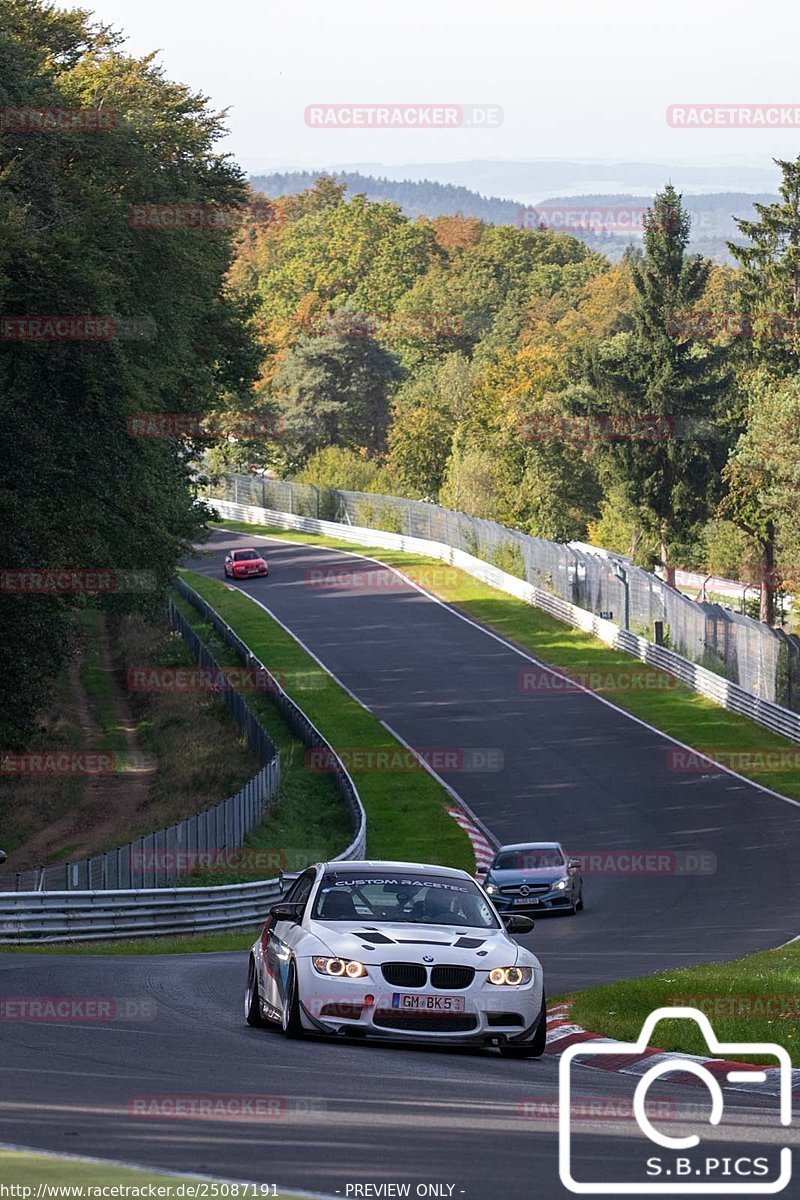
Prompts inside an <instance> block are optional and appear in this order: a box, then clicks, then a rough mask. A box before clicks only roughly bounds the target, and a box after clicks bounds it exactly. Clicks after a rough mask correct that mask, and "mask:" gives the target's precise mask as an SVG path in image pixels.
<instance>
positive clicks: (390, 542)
mask: <svg viewBox="0 0 800 1200" xmlns="http://www.w3.org/2000/svg"><path fill="white" fill-rule="evenodd" d="M208 500H209V503H210V504H212V505H213V507H214V508H216V509H217V510H218V511H219V513H220V515H221V516H223V517H227V518H230V519H233V520H238V521H245V522H248V523H250V524H254V525H272V526H276V527H277V528H279V529H298V530H302V531H305V532H307V533H322V534H325V535H327V536H328V537H334V538H337V539H338V540H339V541H345V542H353V543H355V544H356V545H362V546H377V547H379V548H383V549H387V550H407V551H409V553H412V554H424V555H427V556H428V557H429V558H438V559H441V560H442V561H444V562H447V563H450V564H451V565H452V566H455V567H459V568H460V569H461V570H462V571H465V572H466V573H467V574H468V575H472V576H473V577H474V578H475V579H479V580H481V582H482V583H486V584H488V585H489V586H490V587H494V588H497V589H498V590H499V591H502V592H507V593H508V594H509V595H511V596H516V597H517V599H518V600H524V601H525V603H526V604H533V605H534V606H535V607H536V608H541V609H542V610H543V611H544V612H547V613H550V615H551V616H553V617H556V618H557V619H558V620H559V621H564V622H565V623H566V624H568V625H573V626H575V627H576V628H578V629H583V630H585V631H586V632H587V633H592V634H594V636H595V637H597V638H600V640H601V641H604V642H606V643H607V644H608V645H609V646H613V647H614V648H615V649H617V650H623V651H625V653H626V654H631V655H633V656H634V657H635V658H638V659H640V660H641V661H642V662H644V663H647V664H648V666H653V667H657V668H659V669H660V670H662V671H666V672H667V673H668V674H670V675H674V676H675V677H676V678H677V679H680V681H681V682H682V683H685V684H686V686H687V687H689V688H691V689H692V690H693V691H695V692H698V693H699V694H700V695H702V696H707V697H708V698H709V699H711V700H714V701H716V703H717V704H720V705H722V707H723V708H727V709H729V710H730V711H731V712H735V713H739V714H740V715H741V716H743V717H749V718H750V720H752V721H757V722H758V724H759V725H763V726H764V727H765V728H766V729H769V730H771V731H772V732H773V733H777V734H781V735H782V736H783V737H786V738H789V739H790V740H791V741H794V742H800V713H796V712H792V711H791V710H790V709H787V708H782V707H781V705H779V704H774V703H773V702H772V701H770V700H762V699H761V698H760V697H759V696H755V695H753V694H752V692H748V691H746V690H745V689H744V688H742V687H740V686H739V685H738V684H736V683H732V682H731V681H730V680H728V679H725V678H723V676H721V675H717V674H715V673H714V672H713V671H709V670H708V669H707V668H706V667H701V666H700V665H699V664H698V663H693V662H690V661H689V659H687V658H682V657H681V655H680V654H676V653H675V651H674V650H668V649H667V648H666V647H665V646H657V645H656V644H655V643H654V642H650V641H648V640H647V639H646V638H643V637H640V636H639V635H638V634H635V633H631V632H630V630H626V629H621V628H620V627H619V625H616V624H614V622H613V621H606V620H603V618H602V617H598V616H596V615H595V614H594V613H591V612H587V610H586V609H584V608H578V606H577V605H575V604H570V602H569V601H568V600H562V599H560V597H558V596H553V595H550V593H549V592H545V591H543V590H542V589H541V588H538V587H535V586H534V585H533V584H531V583H526V582H525V580H524V579H518V578H517V576H516V575H509V574H508V573H507V572H506V571H501V570H500V569H499V567H493V566H491V565H490V564H489V563H486V562H484V561H483V560H482V559H480V558H475V556H474V555H472V554H467V553H466V552H465V551H464V550H455V549H454V548H453V547H452V546H447V545H445V544H444V543H443V542H433V541H428V540H427V539H425V538H417V537H407V536H406V535H405V534H401V533H386V532H384V531H383V530H380V529H368V528H366V527H363V526H362V527H359V526H355V525H344V524H340V523H338V522H336V521H320V520H317V519H316V518H314V517H302V516H298V515H296V514H292V513H286V512H279V511H277V510H276V509H270V508H257V507H256V506H254V505H250V504H235V503H234V502H233V501H230V500H218V499H217V498H216V497H214V496H210V497H209V498H208Z"/></svg>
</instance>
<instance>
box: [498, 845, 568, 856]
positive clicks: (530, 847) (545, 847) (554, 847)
mask: <svg viewBox="0 0 800 1200" xmlns="http://www.w3.org/2000/svg"><path fill="white" fill-rule="evenodd" d="M561 848H562V847H561V842H513V843H511V844H510V845H508V846H501V847H500V848H499V850H498V851H497V853H498V854H502V853H503V852H504V851H505V850H560V849H561Z"/></svg>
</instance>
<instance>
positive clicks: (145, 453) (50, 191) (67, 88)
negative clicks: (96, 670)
mask: <svg viewBox="0 0 800 1200" xmlns="http://www.w3.org/2000/svg"><path fill="white" fill-rule="evenodd" d="M0 64H1V67H2V69H0V108H2V109H3V110H4V111H5V112H8V110H9V109H18V110H25V111H28V110H42V109H49V110H60V111H65V110H66V111H68V112H69V111H82V112H84V113H87V112H89V113H94V114H98V113H101V114H107V113H110V114H112V115H113V120H107V119H106V118H105V117H104V120H103V124H102V126H101V127H99V128H95V129H92V130H87V131H79V130H74V129H62V128H59V129H55V130H51V131H48V132H37V131H33V130H31V131H27V132H17V131H16V130H15V129H14V128H12V126H11V125H10V124H9V123H6V126H5V128H4V129H3V131H2V133H0V223H1V224H2V225H3V228H4V235H3V237H2V238H0V312H1V313H3V314H4V315H5V316H15V317H18V318H20V320H21V321H23V322H25V321H26V320H27V319H28V318H32V317H34V318H35V317H37V316H46V315H56V316H58V315H63V316H72V317H76V316H86V317H99V318H103V319H105V320H106V325H105V326H103V328H104V330H105V331H106V333H107V334H108V335H109V336H104V337H102V338H100V339H90V338H87V339H84V338H83V337H79V338H77V339H73V338H72V337H69V338H61V337H55V338H39V337H36V336H31V337H30V338H27V337H25V338H20V337H14V336H8V334H7V331H6V330H5V329H4V332H5V333H6V336H4V337H3V339H2V341H0V347H1V348H2V352H1V353H0V460H1V461H2V462H3V473H2V476H1V477H0V561H2V563H3V566H4V567H13V568H18V569H20V570H31V571H38V572H42V571H43V570H46V569H48V568H61V567H74V568H93V569H104V570H106V571H112V572H113V571H120V570H122V571H131V572H132V571H147V572H149V573H150V577H151V578H152V579H153V581H154V586H153V587H152V589H151V590H148V592H147V594H146V596H144V597H141V596H132V595H128V594H120V595H119V596H118V597H115V598H114V600H113V602H114V603H118V604H121V603H130V604H134V603H135V604H142V603H143V602H145V601H150V602H152V603H154V604H159V603H160V599H161V596H162V595H163V589H164V588H165V587H166V585H167V584H168V582H169V581H170V580H171V578H172V576H173V573H174V569H175V566H176V564H177V563H178V562H179V561H180V560H181V558H182V557H183V556H184V554H185V553H186V551H187V549H188V548H189V546H190V545H191V543H192V540H193V538H194V537H195V536H196V534H197V532H198V530H199V528H200V525H201V523H202V520H203V512H202V510H201V509H200V508H198V507H196V506H195V505H194V489H193V484H192V476H191V470H190V460H191V457H192V454H193V451H194V445H193V443H192V440H191V439H189V438H186V437H181V436H178V437H173V438H166V439H164V438H149V437H137V436H132V433H133V432H135V429H134V428H133V427H131V426H129V424H128V419H129V418H131V417H136V416H137V415H138V414H141V413H147V412H159V413H187V412H188V413H199V414H202V413H206V412H208V411H210V410H211V409H212V408H215V409H218V408H229V407H231V406H233V405H238V404H240V403H246V402H249V396H250V385H251V379H252V371H253V369H254V366H255V361H256V360H255V358H254V357H253V355H252V353H251V347H250V345H249V339H248V338H247V336H246V333H245V332H244V331H243V328H242V325H241V321H240V315H239V312H238V310H237V309H236V307H235V306H234V305H233V303H232V301H231V298H230V297H229V295H228V294H227V292H226V290H225V287H224V279H225V274H226V272H227V270H228V268H229V266H230V262H231V257H232V254H231V232H230V229H227V228H225V227H224V226H220V227H213V228H210V227H209V226H208V225H206V226H199V227H187V228H181V229H173V230H171V231H170V232H165V231H163V230H160V229H152V228H151V229H141V228H136V227H134V225H133V224H132V222H131V220H130V219H129V218H130V213H131V209H132V207H133V206H141V205H146V204H150V205H173V206H174V205H176V204H177V205H187V204H195V205H200V206H202V207H204V208H207V209H217V208H227V209H230V208H231V207H232V206H233V207H235V206H239V205H241V204H243V203H244V201H245V199H246V197H247V188H246V185H245V182H244V179H243V177H242V175H241V172H240V171H239V170H238V168H236V167H234V166H233V165H231V164H230V163H229V162H228V161H227V159H226V158H224V157H220V155H219V154H218V153H217V152H216V148H215V147H216V142H217V141H218V139H219V138H220V137H221V136H222V134H223V133H224V123H223V121H222V119H221V118H220V116H218V115H215V114H213V113H211V112H209V111H208V108H207V103H206V100H205V98H204V97H202V96H199V95H196V94H195V93H193V92H191V91H189V90H188V89H187V88H185V87H183V86H181V85H180V84H175V83H171V82H170V81H168V80H166V79H165V78H164V76H163V73H162V72H161V70H160V69H159V68H158V67H157V66H156V65H155V63H154V61H153V58H152V56H146V57H144V58H141V59H135V58H131V57H129V56H127V55H125V54H124V53H123V51H122V49H121V39H120V38H119V37H118V36H117V35H115V34H112V33H111V32H109V31H108V30H106V29H103V28H100V27H96V26H93V25H91V24H90V23H89V22H88V19H87V16H86V14H85V13H83V12H81V11H74V12H63V11H60V10H58V9H54V8H52V7H51V6H50V5H47V4H44V3H40V2H39V0H0ZM98 123H99V118H98ZM31 328H32V327H31ZM126 334H127V335H128V336H124V335H126ZM131 334H133V335H138V336H130V335H131ZM83 602H84V600H83V598H82V597H80V598H75V597H73V596H66V595H60V596H53V597H46V596H39V595H37V596H31V595H15V594H11V593H9V592H8V591H7V590H6V591H5V592H3V593H2V594H0V610H1V611H0V626H2V631H3V634H2V638H3V642H2V655H3V657H4V661H3V662H2V667H3V671H4V674H3V681H4V686H3V688H2V689H1V690H0V738H1V739H2V744H4V745H6V746H9V747H13V746H20V745H24V744H25V743H26V742H27V741H28V740H29V739H30V736H31V734H32V731H33V730H34V728H35V724H36V719H37V714H38V713H39V712H41V710H42V708H43V706H44V705H45V704H46V702H47V695H48V687H49V681H50V680H52V678H53V677H54V676H55V675H56V674H57V673H58V670H59V668H60V667H61V666H62V665H63V664H64V663H65V661H66V658H67V654H68V651H69V638H68V627H69V621H68V618H69V614H70V607H71V606H73V605H75V604H77V603H83ZM93 602H95V603H100V602H101V601H100V600H96V601H93ZM107 603H112V600H109V601H107Z"/></svg>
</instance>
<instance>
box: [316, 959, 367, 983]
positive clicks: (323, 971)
mask: <svg viewBox="0 0 800 1200" xmlns="http://www.w3.org/2000/svg"><path fill="white" fill-rule="evenodd" d="M311 961H312V963H313V964H314V970H315V971H317V972H318V973H319V974H320V975H327V976H328V978H331V977H333V978H334V979H363V978H364V976H365V975H366V973H367V968H366V967H365V966H364V964H363V963H360V962H358V961H357V960H356V959H355V958H312V960H311Z"/></svg>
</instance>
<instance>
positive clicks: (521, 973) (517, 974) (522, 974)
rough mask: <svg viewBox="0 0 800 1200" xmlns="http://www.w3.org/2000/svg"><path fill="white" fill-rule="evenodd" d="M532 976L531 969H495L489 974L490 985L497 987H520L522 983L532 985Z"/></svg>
mask: <svg viewBox="0 0 800 1200" xmlns="http://www.w3.org/2000/svg"><path fill="white" fill-rule="evenodd" d="M532 974H533V970H532V968H531V967H495V968H494V970H493V971H490V972H489V983H493V984H495V986H496V987H519V985H520V984H521V983H530V981H531V975H532Z"/></svg>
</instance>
